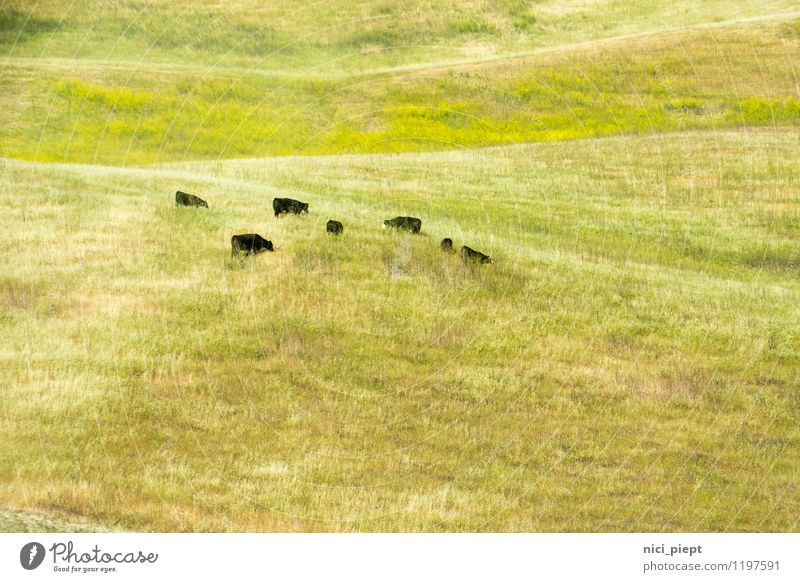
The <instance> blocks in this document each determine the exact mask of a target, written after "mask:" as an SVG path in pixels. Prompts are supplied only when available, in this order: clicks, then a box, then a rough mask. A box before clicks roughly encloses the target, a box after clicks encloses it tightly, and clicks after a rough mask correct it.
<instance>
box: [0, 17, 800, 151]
mask: <svg viewBox="0 0 800 582" xmlns="http://www.w3.org/2000/svg"><path fill="white" fill-rule="evenodd" d="M136 38H139V37H138V36H137V37H136ZM54 42H55V41H54ZM112 44H113V43H112ZM48 46H49V45H48ZM54 46H56V47H57V46H59V45H58V44H56V45H54ZM42 51H44V52H45V53H46V51H45V50H44V49H42ZM17 52H18V51H17V49H16V48H14V49H13V50H12V51H11V54H12V55H16V54H17ZM798 56H800V20H792V19H789V20H783V19H778V20H777V21H771V20H767V21H758V22H751V23H748V24H738V25H729V26H723V27H714V28H707V27H703V28H697V29H690V30H683V31H680V32H671V33H665V34H655V35H649V36H641V37H635V38H627V39H624V40H616V41H609V42H602V43H599V44H591V45H581V46H573V47H570V48H564V49H561V50H557V51H550V50H548V51H544V52H539V53H534V54H532V55H528V56H521V57H516V58H506V59H494V60H489V61H481V60H478V61H474V62H467V63H462V64H457V65H448V66H438V65H436V66H433V65H427V66H418V67H410V68H401V69H389V70H382V69H380V68H379V67H378V69H377V71H375V70H373V72H368V73H362V74H348V75H342V74H339V73H337V72H336V71H335V69H332V67H331V66H330V65H329V64H328V62H327V61H326V60H324V59H322V58H320V60H318V61H315V63H314V64H313V65H310V66H308V67H306V68H298V69H296V70H292V71H287V70H282V71H277V72H272V73H265V72H264V71H262V70H260V69H255V68H246V69H229V68H226V67H223V66H219V67H215V66H208V67H205V68H199V69H198V68H196V67H194V68H193V67H188V68H187V67H182V66H181V67H172V68H163V67H161V66H159V65H158V64H153V63H152V62H151V61H149V60H148V61H147V62H146V63H145V62H138V61H134V62H132V63H128V64H119V65H118V64H114V63H107V62H104V61H80V60H77V61H76V60H71V59H67V60H64V59H61V60H52V59H46V58H42V59H31V58H16V57H14V58H10V59H7V60H6V63H5V65H4V68H3V74H2V76H0V95H2V97H0V99H1V100H2V103H3V105H4V107H2V108H0V156H6V157H14V158H22V159H29V160H37V161H48V162H81V163H101V164H114V165H131V164H146V163H153V162H165V161H181V160H190V159H220V158H232V157H236V158H246V157H260V156H274V155H295V154H303V155H308V154H316V155H318V154H341V153H368V152H373V153H393V152H404V151H429V150H447V149H457V148H461V147H477V146H486V145H497V144H510V143H520V142H528V141H552V140H562V139H580V138H585V137H596V136H608V135H618V134H648V133H657V132H664V131H678V130H687V129H688V130H691V129H708V128H727V127H743V126H747V127H752V126H786V125H789V126H795V127H796V126H797V125H798V123H800V93H798V88H797V70H796V63H797V57H798ZM149 58H150V57H149V56H146V55H144V56H142V59H143V60H144V59H149ZM309 58H311V57H309ZM370 58H372V57H370ZM280 62H281V63H284V64H285V62H286V61H285V60H284V59H283V58H281V60H280ZM370 62H373V61H372V60H371V61H370Z"/></svg>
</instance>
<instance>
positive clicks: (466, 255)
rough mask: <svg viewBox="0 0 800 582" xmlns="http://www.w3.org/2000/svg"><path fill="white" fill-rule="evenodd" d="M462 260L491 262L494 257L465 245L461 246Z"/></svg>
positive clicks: (466, 261) (467, 261)
mask: <svg viewBox="0 0 800 582" xmlns="http://www.w3.org/2000/svg"><path fill="white" fill-rule="evenodd" d="M461 260H462V261H463V262H465V263H491V262H492V257H490V256H487V255H484V254H483V253H480V252H478V251H476V250H474V249H471V248H469V247H468V246H466V245H464V246H463V247H461Z"/></svg>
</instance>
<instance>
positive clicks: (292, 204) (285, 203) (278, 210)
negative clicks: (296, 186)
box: [272, 198, 308, 217]
mask: <svg viewBox="0 0 800 582" xmlns="http://www.w3.org/2000/svg"><path fill="white" fill-rule="evenodd" d="M272 210H274V211H275V216H276V217H277V216H280V215H281V214H300V213H301V212H305V213H308V203H307V202H300V201H299V200H293V199H291V198H274V199H273V200H272Z"/></svg>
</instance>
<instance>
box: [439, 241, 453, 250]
mask: <svg viewBox="0 0 800 582" xmlns="http://www.w3.org/2000/svg"><path fill="white" fill-rule="evenodd" d="M439 248H440V249H442V251H444V252H445V253H452V252H453V239H451V238H443V239H442V242H440V243H439Z"/></svg>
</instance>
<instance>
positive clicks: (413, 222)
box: [175, 190, 492, 264]
mask: <svg viewBox="0 0 800 582" xmlns="http://www.w3.org/2000/svg"><path fill="white" fill-rule="evenodd" d="M175 205H176V206H194V207H199V208H208V202H206V201H205V200H203V199H202V198H198V197H197V196H194V195H192V194H187V193H186V192H181V191H180V190H179V191H178V192H175ZM272 210H273V211H274V212H275V217H276V218H277V217H279V216H280V215H281V214H302V213H303V212H305V213H306V214H308V203H307V202H300V201H299V200H293V199H292V198H275V199H274V200H273V201H272ZM383 228H393V229H397V230H406V231H408V232H411V233H414V234H419V233H420V232H421V231H422V221H421V220H420V219H419V218H414V217H413V216H398V217H396V218H392V219H389V220H384V221H383ZM325 231H326V232H327V233H328V234H330V235H334V236H338V235H340V234H342V233H343V232H344V225H343V224H342V223H341V222H339V221H338V220H329V221H328V222H327V224H326V225H325ZM439 247H440V248H441V249H442V251H443V252H445V253H453V252H454V249H453V239H451V238H444V239H442V242H441V243H439ZM273 250H274V248H273V246H272V241H269V240H267V239H265V238H264V237H262V236H261V235H260V234H255V233H248V234H235V235H233V236H232V237H231V257H233V256H235V255H237V254H240V253H244V254H245V255H251V254H255V253H260V252H263V251H270V252H271V251H273ZM461 260H462V261H463V262H464V263H479V264H484V263H491V262H492V258H491V257H489V256H487V255H484V254H483V253H481V252H478V251H476V250H474V249H471V248H470V247H468V246H466V245H464V246H462V247H461Z"/></svg>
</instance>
